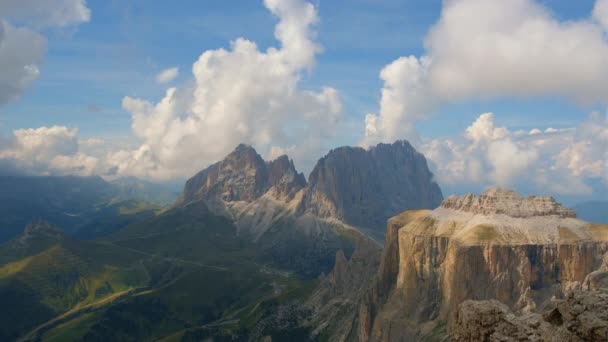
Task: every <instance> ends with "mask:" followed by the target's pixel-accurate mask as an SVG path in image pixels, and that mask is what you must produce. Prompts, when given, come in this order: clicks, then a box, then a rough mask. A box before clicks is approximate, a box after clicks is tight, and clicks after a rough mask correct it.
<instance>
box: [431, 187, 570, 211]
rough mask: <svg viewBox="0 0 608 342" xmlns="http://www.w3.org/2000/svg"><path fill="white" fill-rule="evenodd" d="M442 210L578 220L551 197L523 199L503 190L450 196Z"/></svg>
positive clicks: (497, 189)
mask: <svg viewBox="0 0 608 342" xmlns="http://www.w3.org/2000/svg"><path fill="white" fill-rule="evenodd" d="M441 207H442V208H447V209H454V210H459V211H463V212H469V213H473V214H482V215H494V214H504V215H507V216H511V217H520V218H528V217H535V216H559V217H562V218H567V217H570V218H576V213H575V212H574V210H572V209H569V208H566V207H564V206H562V205H561V204H560V203H558V202H557V201H555V199H554V198H553V197H550V196H529V197H527V198H526V197H523V196H521V195H519V194H518V193H516V192H514V191H511V190H508V189H501V188H492V189H488V190H486V191H485V192H484V193H482V194H481V195H479V196H477V195H474V194H466V195H464V196H460V197H457V196H450V197H449V198H447V199H446V200H444V201H443V203H441Z"/></svg>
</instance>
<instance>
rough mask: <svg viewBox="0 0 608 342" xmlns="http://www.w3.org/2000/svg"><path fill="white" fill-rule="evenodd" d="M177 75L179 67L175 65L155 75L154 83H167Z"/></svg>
mask: <svg viewBox="0 0 608 342" xmlns="http://www.w3.org/2000/svg"><path fill="white" fill-rule="evenodd" d="M177 76H179V69H178V68H177V67H173V68H168V69H165V70H163V71H161V72H160V73H158V75H156V83H159V84H164V83H169V82H171V81H173V80H174V79H175V78H176V77H177Z"/></svg>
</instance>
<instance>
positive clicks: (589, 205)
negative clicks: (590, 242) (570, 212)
mask: <svg viewBox="0 0 608 342" xmlns="http://www.w3.org/2000/svg"><path fill="white" fill-rule="evenodd" d="M573 209H574V211H576V214H577V215H578V217H580V218H581V219H583V220H586V221H589V222H594V223H604V224H608V201H589V202H582V203H578V204H576V205H575V206H574V207H573Z"/></svg>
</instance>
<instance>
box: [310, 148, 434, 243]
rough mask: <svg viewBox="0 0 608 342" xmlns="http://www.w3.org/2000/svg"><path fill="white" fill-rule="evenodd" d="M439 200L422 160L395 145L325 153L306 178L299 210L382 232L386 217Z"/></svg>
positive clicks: (340, 149)
mask: <svg viewBox="0 0 608 342" xmlns="http://www.w3.org/2000/svg"><path fill="white" fill-rule="evenodd" d="M442 199H443V196H442V194H441V190H440V189H439V186H438V185H437V183H435V181H434V180H433V174H432V173H431V172H430V170H429V169H428V166H427V162H426V159H425V158H424V156H423V155H422V154H420V153H418V152H417V151H416V150H415V149H414V148H413V147H412V146H411V145H410V144H409V143H408V142H407V141H397V142H395V143H394V144H379V145H377V146H374V147H371V148H369V149H367V150H366V149H363V148H360V147H340V148H337V149H334V150H331V151H330V152H329V153H328V154H327V155H326V156H324V157H323V158H321V159H320V160H319V161H318V162H317V165H316V166H315V168H314V169H313V171H312V173H311V174H310V177H309V185H308V188H307V191H306V194H305V197H304V200H303V203H302V206H301V210H302V211H308V212H311V213H313V214H315V215H318V216H320V217H333V218H337V219H340V220H343V221H344V222H346V223H349V224H351V225H354V226H357V227H361V228H366V229H368V230H371V231H376V232H380V234H382V232H383V231H384V225H385V223H386V220H387V219H388V218H389V217H391V216H394V215H396V214H398V213H400V212H402V211H404V210H407V209H422V208H435V207H437V206H438V205H439V204H440V203H441V200H442Z"/></svg>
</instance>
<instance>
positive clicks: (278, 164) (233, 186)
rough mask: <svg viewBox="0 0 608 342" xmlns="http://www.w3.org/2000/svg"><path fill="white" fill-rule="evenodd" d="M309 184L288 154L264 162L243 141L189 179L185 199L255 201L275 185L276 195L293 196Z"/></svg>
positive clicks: (183, 199) (185, 201)
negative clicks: (224, 156) (222, 157)
mask: <svg viewBox="0 0 608 342" xmlns="http://www.w3.org/2000/svg"><path fill="white" fill-rule="evenodd" d="M305 185H306V180H305V179H304V176H303V175H302V174H299V173H298V172H297V171H296V169H295V166H294V165H293V161H291V160H289V158H287V156H281V157H279V158H277V159H276V160H273V161H270V162H265V161H264V159H262V157H261V156H260V155H259V154H258V153H257V152H256V150H255V149H254V148H253V147H251V146H249V145H245V144H240V145H238V146H237V147H236V149H234V151H232V152H231V153H230V154H228V155H227V156H226V158H224V160H222V161H220V162H218V163H215V164H213V165H211V166H209V167H208V168H207V169H205V170H203V171H201V172H199V173H198V174H196V175H195V176H194V177H192V178H190V179H189V180H188V181H187V182H186V186H185V187H184V194H183V196H182V201H181V202H182V203H189V202H191V201H193V200H197V199H204V200H221V201H224V202H235V201H245V202H252V201H254V200H255V199H257V198H259V197H261V196H262V195H263V194H265V193H266V192H268V191H269V190H270V189H271V188H273V187H274V190H273V193H274V194H275V195H277V196H281V197H283V196H287V197H289V196H292V197H293V195H294V194H295V193H296V192H297V191H298V190H300V189H301V188H302V187H304V186H305Z"/></svg>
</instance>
